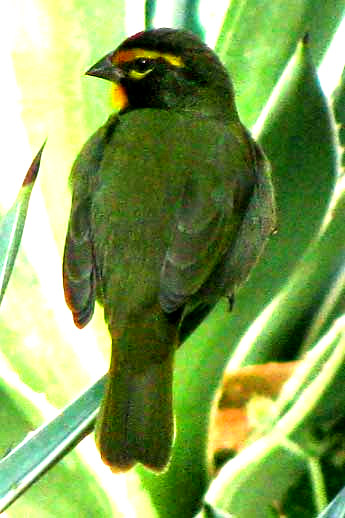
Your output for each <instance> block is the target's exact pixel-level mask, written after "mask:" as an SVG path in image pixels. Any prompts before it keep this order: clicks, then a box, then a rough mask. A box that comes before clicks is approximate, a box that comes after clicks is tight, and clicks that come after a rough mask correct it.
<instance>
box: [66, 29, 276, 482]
mask: <svg viewBox="0 0 345 518" xmlns="http://www.w3.org/2000/svg"><path fill="white" fill-rule="evenodd" d="M87 74H88V75H91V76H97V77H101V78H103V79H107V80H109V81H111V82H112V83H113V84H114V99H115V102H116V103H117V108H118V111H117V113H115V114H113V115H111V116H110V117H109V119H108V121H107V122H106V123H105V124H104V126H102V127H101V128H100V129H99V130H98V131H96V133H95V134H94V135H93V136H91V137H90V139H89V140H88V141H87V142H86V144H85V145H84V147H83V148H82V150H81V152H80V154H79V155H78V157H77V159H76V162H75V164H74V166H73V169H72V173H71V184H72V195H73V196H72V208H71V215H70V220H69V226H68V231H67V238H66V244H65V253H64V264H63V273H64V289H65V296H66V300H67V304H68V306H69V307H70V309H71V311H72V313H73V318H74V322H75V323H76V325H77V326H78V327H83V326H85V325H86V324H87V323H88V322H89V320H90V319H91V317H92V313H93V310H94V304H95V300H96V299H97V300H98V301H99V302H100V303H101V304H102V305H103V307H104V315H105V320H106V322H107V325H108V328H109V331H110V334H111V338H112V355H111V364H110V370H109V376H108V382H107V388H106V394H105V397H104V400H103V403H102V406H101V410H100V414H99V417H98V423H97V426H96V441H97V444H98V447H99V449H100V452H101V455H102V458H103V460H104V461H105V462H106V463H107V464H108V465H110V466H111V468H112V470H113V471H115V472H118V471H126V470H128V469H130V468H131V467H132V466H133V465H134V464H135V463H137V462H141V463H142V464H144V465H145V466H147V467H148V468H150V469H152V470H155V471H160V470H162V469H163V468H164V467H165V466H166V465H167V463H168V462H169V458H170V455H171V448H172V443H173V437H174V418H173V409H172V380H173V363H174V352H175V350H176V348H177V347H178V346H179V345H180V344H181V342H182V341H183V340H184V339H185V337H186V336H188V335H189V334H190V333H191V332H192V331H193V329H195V327H196V326H197V325H198V324H199V323H200V321H201V320H202V319H203V318H204V316H205V315H207V313H208V312H209V311H210V309H212V307H213V306H214V305H215V304H216V302H217V301H218V300H219V298H220V297H224V296H225V297H228V298H229V300H230V301H231V300H232V298H233V295H234V292H235V291H236V289H237V288H238V287H239V286H240V285H241V284H242V283H243V282H244V281H245V280H246V278H247V276H248V274H249V271H250V270H251V268H252V267H253V265H254V264H255V263H256V261H257V259H258V257H259V255H260V254H261V252H262V249H263V247H264V244H265V242H266V240H267V238H268V236H269V235H270V234H271V232H272V230H273V228H274V226H275V210H274V198H273V190H272V185H271V180H270V173H269V167H268V162H267V160H266V158H265V156H264V154H263V153H262V151H261V149H260V148H259V146H258V145H257V144H256V143H255V142H254V140H253V139H252V137H251V136H250V134H249V133H248V131H247V130H246V129H245V128H244V126H243V125H242V124H241V122H240V120H239V117H238V114H237V110H236V106H235V101H234V93H233V88H232V85H231V81H230V78H229V76H228V73H227V71H226V70H225V68H224V66H223V65H222V64H221V62H220V61H219V59H218V58H217V56H216V55H215V54H214V52H213V51H212V50H210V49H209V48H208V47H207V46H206V45H205V44H204V43H202V42H201V41H200V40H199V38H197V37H196V36H194V35H193V34H191V33H189V32H186V31H182V30H175V29H154V30H149V31H146V32H141V33H138V34H136V35H134V36H132V37H130V38H128V39H127V40H125V41H124V42H123V43H122V44H121V45H120V46H119V47H118V48H117V49H116V50H115V51H113V52H110V53H109V54H107V55H106V56H105V57H104V58H103V59H101V60H100V61H98V62H97V63H96V64H95V65H94V66H93V67H92V68H91V69H90V70H89V71H88V72H87ZM210 361H212V358H210ZM195 375H196V376H197V375H198V373H195ZM205 381H206V380H205ZM177 429H178V423H177Z"/></svg>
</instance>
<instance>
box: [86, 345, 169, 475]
mask: <svg viewBox="0 0 345 518" xmlns="http://www.w3.org/2000/svg"><path fill="white" fill-rule="evenodd" d="M172 370H173V353H171V354H170V355H169V356H168V357H167V358H165V359H164V360H163V361H162V362H160V363H153V364H150V365H149V366H148V367H147V368H146V369H145V370H143V371H142V372H137V371H133V370H130V369H126V366H125V365H122V366H121V368H116V366H114V369H113V368H112V366H111V368H110V372H109V379H108V385H107V390H106V394H105V397H104V401H103V403H102V407H101V411H100V415H99V417H98V423H97V427H96V442H97V445H98V447H99V449H100V452H101V456H102V458H103V460H104V462H105V463H106V464H108V465H109V466H110V467H111V469H112V471H114V472H123V471H127V470H129V469H130V468H131V467H132V466H133V465H134V464H136V463H137V462H141V463H142V464H144V465H145V466H146V467H148V468H150V469H152V470H154V471H161V470H162V469H164V468H165V466H166V465H167V463H168V462H169V458H170V453H171V446H172V442H173V435H174V422H173V410H172Z"/></svg>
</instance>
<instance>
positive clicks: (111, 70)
mask: <svg viewBox="0 0 345 518" xmlns="http://www.w3.org/2000/svg"><path fill="white" fill-rule="evenodd" d="M113 55H114V53H113V52H110V53H109V54H107V55H106V56H104V58H102V59H100V60H99V61H97V63H96V64H95V65H93V66H92V67H91V68H89V70H88V71H87V72H85V75H88V76H95V77H100V78H101V79H107V80H108V81H112V82H113V83H119V82H120V81H121V79H122V78H123V72H122V70H121V69H119V68H117V67H116V66H114V65H113V63H112V60H111V58H112V57H113Z"/></svg>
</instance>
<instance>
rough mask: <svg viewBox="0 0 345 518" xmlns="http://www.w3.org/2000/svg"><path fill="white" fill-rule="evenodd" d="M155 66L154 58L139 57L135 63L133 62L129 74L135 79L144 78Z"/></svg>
mask: <svg viewBox="0 0 345 518" xmlns="http://www.w3.org/2000/svg"><path fill="white" fill-rule="evenodd" d="M154 66H155V61H154V59H149V58H144V57H142V58H137V59H136V60H135V61H133V63H131V67H130V69H129V73H128V75H129V77H130V78H131V79H134V80H137V79H142V78H143V77H145V76H146V75H147V74H149V73H150V72H151V71H152V70H153V69H154Z"/></svg>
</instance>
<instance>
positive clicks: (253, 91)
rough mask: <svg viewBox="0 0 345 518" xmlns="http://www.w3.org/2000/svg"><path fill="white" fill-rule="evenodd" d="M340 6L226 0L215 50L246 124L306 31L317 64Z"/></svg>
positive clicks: (340, 2) (301, 0) (300, 0)
mask: <svg viewBox="0 0 345 518" xmlns="http://www.w3.org/2000/svg"><path fill="white" fill-rule="evenodd" d="M344 10H345V2H344V0H337V1H333V2H332V1H331V0H326V1H325V0H316V1H314V2H310V1H309V0H294V1H293V2H285V1H284V0H278V1H275V2H272V1H269V0H264V1H261V2H258V1H257V0H233V1H232V2H230V6H229V8H228V12H227V14H226V17H225V20H224V24H223V28H222V31H221V34H220V36H219V40H218V43H217V46H216V50H217V52H218V53H219V55H220V58H221V59H222V61H223V62H224V63H225V64H226V66H227V68H228V70H229V71H230V73H231V75H232V77H233V80H234V84H235V90H236V92H237V99H238V107H239V113H240V114H241V118H242V119H243V121H244V122H245V124H246V125H249V126H251V125H252V124H254V122H255V121H256V119H257V117H258V116H259V114H260V112H261V110H262V109H263V107H264V106H265V104H266V102H267V99H268V97H269V96H270V94H271V91H272V90H273V88H274V86H275V84H276V82H277V81H278V79H279V77H280V75H281V74H282V72H283V70H284V68H285V66H286V64H287V62H288V60H289V59H290V57H291V56H292V54H293V52H294V50H295V47H296V44H297V42H298V41H299V40H300V39H301V38H302V37H303V36H304V34H305V33H306V32H308V33H309V34H310V39H311V46H312V51H313V56H314V59H315V61H316V63H317V64H319V63H320V61H321V58H322V56H323V55H324V53H325V51H326V50H327V48H328V46H329V43H330V41H331V38H332V36H333V34H334V33H335V31H336V29H337V27H338V25H339V23H340V20H341V16H342V15H343V13H344ZM258 85H260V87H258Z"/></svg>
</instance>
